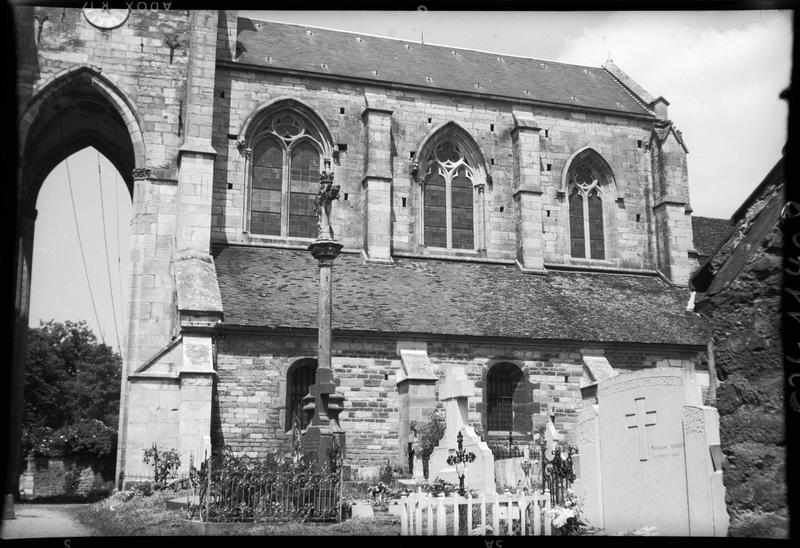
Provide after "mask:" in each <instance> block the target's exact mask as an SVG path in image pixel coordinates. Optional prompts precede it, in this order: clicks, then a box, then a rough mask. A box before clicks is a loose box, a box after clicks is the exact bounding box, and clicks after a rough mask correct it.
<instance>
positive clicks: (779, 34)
mask: <svg viewBox="0 0 800 548" xmlns="http://www.w3.org/2000/svg"><path fill="white" fill-rule="evenodd" d="M240 15H243V16H248V17H252V18H256V19H262V20H270V21H279V22H286V23H296V24H304V25H310V26H315V27H322V28H330V29H336V30H345V31H351V32H360V33H364V34H372V35H378V36H386V37H390V38H398V39H403V40H409V41H420V40H424V42H425V43H426V44H440V45H446V46H452V47H459V48H467V49H475V50H481V51H488V52H493V53H500V54H504V55H517V56H521V57H532V58H536V59H543V60H550V61H557V62H564V63H574V64H579V65H587V66H594V67H599V66H601V65H602V64H603V63H604V62H605V61H606V60H607V59H609V58H610V59H612V60H613V61H614V63H615V64H616V65H617V66H618V67H620V68H621V69H622V70H623V71H624V72H626V73H627V74H628V75H629V76H630V77H631V78H633V79H634V80H635V81H636V82H638V83H639V84H640V85H641V86H642V87H643V88H644V89H646V90H647V91H648V92H649V93H650V94H651V95H653V96H654V97H657V96H659V95H661V96H663V97H664V98H666V99H667V100H668V101H669V102H670V106H669V117H670V119H671V120H673V122H674V123H675V125H676V127H677V128H678V129H680V130H681V131H682V133H683V137H684V140H685V143H686V145H687V147H688V149H689V155H688V167H689V189H690V200H691V205H692V208H693V209H694V213H693V214H694V215H697V216H703V217H718V218H729V217H730V216H731V215H732V214H733V212H734V211H735V210H736V209H737V208H738V206H739V205H740V204H741V203H742V202H743V201H744V200H745V199H746V198H747V197H748V196H749V195H750V193H751V192H752V191H753V190H754V189H755V187H756V186H758V184H759V183H760V182H761V180H762V179H763V178H764V176H765V175H766V174H767V172H768V171H769V170H770V169H771V168H772V166H773V165H774V164H775V163H776V162H777V161H778V159H779V158H780V156H781V149H782V147H783V145H784V144H785V142H786V135H787V116H788V106H787V104H786V102H785V101H784V100H782V99H780V98H779V97H778V95H779V94H780V92H781V91H782V90H783V89H785V88H786V87H788V85H789V81H790V71H791V48H792V15H791V12H790V11H778V10H750V11H724V12H720V11H706V12H677V11H675V12H655V11H647V12H497V11H492V12H435V11H431V10H426V9H418V10H416V11H408V12H398V11H380V12H360V11H341V12H328V11H302V12H299V11H298V12H288V11H269V12H263V11H262V12H252V11H248V12H241V13H240ZM98 157H99V158H100V172H101V177H100V181H101V183H99V182H98V173H97V172H98V170H97V165H98V160H97V158H98ZM69 164H70V174H71V180H72V188H73V195H74V200H75V205H76V212H77V217H78V226H79V228H80V236H81V239H82V244H83V248H84V254H85V256H86V263H87V271H88V278H89V283H88V284H87V275H86V273H85V271H84V268H83V265H82V262H81V252H80V247H79V245H78V241H77V233H76V230H75V219H74V217H73V212H72V207H71V205H70V204H71V201H70V195H69V185H68V184H67V177H66V170H65V166H64V163H63V162H62V164H61V165H59V166H57V167H56V168H55V169H54V170H53V172H52V173H51V176H50V178H48V180H47V181H46V182H45V185H44V187H43V189H42V192H41V193H40V195H39V199H38V203H37V209H38V210H39V216H38V217H37V221H36V235H35V243H34V257H33V272H32V276H33V278H32V287H31V310H30V324H31V325H33V326H36V325H38V323H39V320H40V319H45V320H46V319H50V318H54V319H57V320H61V321H63V320H66V319H69V320H77V319H85V320H86V321H87V323H88V324H89V326H90V327H91V328H92V329H93V330H94V331H95V333H96V334H98V338H100V337H101V336H102V338H103V339H104V340H105V342H106V343H107V344H109V345H110V346H112V347H114V348H117V342H116V341H117V334H118V335H119V340H120V342H121V344H122V345H124V344H125V337H124V324H125V322H126V321H127V311H126V310H127V300H128V297H129V296H128V293H129V288H128V282H127V279H128V276H129V272H130V260H129V259H130V258H129V254H130V252H129V248H128V240H129V233H130V209H131V203H130V198H129V195H128V194H127V190H125V187H124V185H123V183H122V181H121V178H120V177H119V175H118V174H116V175H115V173H116V172H115V170H114V168H113V167H112V166H111V164H110V163H109V162H108V161H107V160H106V159H105V158H103V157H102V156H101V155H99V154H98V153H97V152H96V151H95V150H94V149H85V150H83V151H81V152H79V153H76V154H75V155H74V156H73V157H72V158H70V160H69ZM100 184H102V188H103V198H104V201H103V203H104V205H105V218H106V230H105V234H106V237H107V240H108V251H106V244H105V242H104V240H103V233H104V231H103V230H102V227H103V223H102V215H101V210H100V190H99V189H100V186H99V185H100ZM115 197H116V202H115ZM115 204H117V205H115ZM117 206H118V209H117ZM117 238H119V243H117ZM106 257H108V259H106ZM108 261H110V262H108ZM107 264H108V268H107V266H106V265H107ZM109 271H110V275H109ZM109 278H110V282H109ZM89 285H91V287H92V291H91V296H90V292H89V290H88V287H89ZM121 288H122V289H121ZM112 294H113V296H114V303H115V306H114V307H112V306H111V300H112V297H111V296H112ZM92 297H93V298H94V301H95V303H96V309H97V314H96V315H95V313H94V310H93V308H92ZM113 312H116V330H115V327H114V325H115V322H114V313H113ZM98 326H99V329H98Z"/></svg>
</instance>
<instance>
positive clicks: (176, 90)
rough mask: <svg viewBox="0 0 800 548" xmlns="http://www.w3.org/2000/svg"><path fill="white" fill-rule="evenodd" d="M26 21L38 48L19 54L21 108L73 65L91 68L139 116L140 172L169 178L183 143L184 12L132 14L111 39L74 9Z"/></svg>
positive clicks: (21, 13)
mask: <svg viewBox="0 0 800 548" xmlns="http://www.w3.org/2000/svg"><path fill="white" fill-rule="evenodd" d="M25 10H26V8H19V10H18V11H17V14H18V17H20V18H22V19H24V18H27V17H29V15H28V14H27V13H26V11H25ZM32 17H33V20H31V21H30V24H31V25H32V26H34V25H35V28H36V32H35V33H34V36H36V35H37V34H38V35H39V41H38V43H33V44H28V43H23V44H21V46H20V56H19V60H18V62H19V63H20V66H19V78H18V92H19V94H20V102H21V103H24V102H25V101H26V100H28V99H29V98H30V97H31V95H32V93H33V90H35V89H36V88H37V87H38V86H40V85H42V84H44V83H46V82H47V81H49V80H51V79H52V78H54V77H58V76H61V75H63V73H64V71H65V70H67V69H69V68H73V67H74V66H75V65H91V66H93V67H97V68H98V69H100V71H101V74H102V75H103V76H105V77H106V78H108V79H109V80H110V81H111V82H112V83H113V84H114V85H116V86H118V87H119V88H120V89H121V90H122V91H124V92H125V94H126V95H127V96H128V98H129V99H130V101H131V103H133V105H134V107H135V108H134V110H135V111H137V112H138V114H139V117H140V121H141V124H142V134H143V137H144V141H145V145H146V147H145V148H146V150H147V154H148V158H147V161H148V163H147V166H146V167H150V168H164V169H168V170H170V171H171V172H173V173H172V175H173V176H174V175H175V173H174V171H175V169H176V165H175V160H176V157H177V152H178V147H179V146H180V144H181V142H182V141H183V138H182V137H181V135H180V129H179V118H180V117H181V102H182V99H183V97H185V95H186V71H187V65H188V54H187V49H188V48H187V46H188V41H189V40H188V39H189V12H187V11H178V10H162V11H154V10H132V11H131V12H130V16H129V17H128V20H127V21H126V23H125V24H124V25H123V26H121V27H119V28H118V29H115V30H114V31H113V32H108V31H102V30H100V29H97V28H95V27H93V26H91V25H90V24H89V23H88V22H87V21H86V20H85V19H84V15H83V12H82V10H81V9H76V8H44V7H36V8H33V14H32ZM40 21H43V22H42V23H41V32H40V31H39V27H40V23H39V22H40ZM22 22H23V21H22V20H20V24H22ZM25 24H28V22H27V21H25ZM170 37H172V38H176V39H177V40H178V41H179V42H180V45H179V46H178V47H176V48H175V49H174V50H172V53H170V52H171V50H170V47H169V45H168V43H167V39H168V38H170ZM26 53H27V55H26ZM137 167H145V166H137Z"/></svg>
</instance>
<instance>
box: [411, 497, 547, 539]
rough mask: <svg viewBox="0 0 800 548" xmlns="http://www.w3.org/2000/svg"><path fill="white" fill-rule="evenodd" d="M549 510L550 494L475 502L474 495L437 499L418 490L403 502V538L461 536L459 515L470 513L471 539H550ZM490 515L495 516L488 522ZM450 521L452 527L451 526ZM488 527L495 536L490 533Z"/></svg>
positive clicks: (467, 519)
mask: <svg viewBox="0 0 800 548" xmlns="http://www.w3.org/2000/svg"><path fill="white" fill-rule="evenodd" d="M487 499H488V500H487ZM473 508H479V509H480V510H479V516H478V519H479V520H480V522H479V523H474V521H475V520H473V515H472V514H473ZM549 510H550V493H549V492H548V491H545V492H544V493H531V494H529V495H525V494H503V495H499V494H497V493H494V494H492V495H489V496H488V497H487V495H486V494H485V493H482V494H481V495H480V497H477V498H474V497H473V496H472V495H471V494H469V495H467V496H466V497H461V496H459V495H458V494H457V493H453V494H452V496H449V497H445V496H444V495H443V494H442V495H439V496H435V497H434V496H431V495H429V494H427V493H423V492H422V489H418V491H417V492H416V493H411V494H410V495H407V496H403V497H401V498H400V534H401V535H442V536H444V535H458V534H459V523H460V522H459V512H463V511H466V526H467V528H466V534H468V535H487V534H489V535H501V534H504V535H511V534H517V531H518V534H520V535H522V536H526V535H528V536H539V535H543V534H544V535H550V533H551V528H552V525H551V521H550V519H549V518H548V517H547V516H548V514H549ZM487 511H488V513H489V514H490V515H491V518H490V521H488V522H487ZM434 516H435V517H434ZM521 517H522V518H524V519H520V518H521ZM448 518H449V520H448ZM448 521H450V522H451V523H452V527H449V526H448ZM501 523H502V525H503V528H502V529H501V527H500V526H501ZM487 525H488V526H489V527H491V532H489V531H487Z"/></svg>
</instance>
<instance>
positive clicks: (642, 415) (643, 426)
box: [625, 398, 656, 460]
mask: <svg viewBox="0 0 800 548" xmlns="http://www.w3.org/2000/svg"><path fill="white" fill-rule="evenodd" d="M633 401H634V406H635V408H636V409H635V410H634V412H633V413H628V414H626V415H625V420H626V422H627V423H628V429H631V428H636V441H637V442H638V444H639V460H647V427H648V426H655V425H656V412H655V411H645V403H644V398H636V399H634V400H633ZM648 415H651V416H648ZM648 420H649V421H650V422H647V421H648Z"/></svg>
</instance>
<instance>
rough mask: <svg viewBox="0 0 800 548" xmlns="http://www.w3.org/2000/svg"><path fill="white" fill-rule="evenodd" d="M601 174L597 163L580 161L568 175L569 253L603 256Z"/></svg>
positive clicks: (580, 256) (588, 256)
mask: <svg viewBox="0 0 800 548" xmlns="http://www.w3.org/2000/svg"><path fill="white" fill-rule="evenodd" d="M602 180H603V175H602V174H601V173H600V171H599V169H598V167H597V166H595V165H592V163H591V162H588V161H583V162H579V163H578V165H576V166H574V167H573V168H572V170H571V173H570V177H569V185H570V193H569V233H570V254H571V255H572V256H573V257H579V258H591V259H605V257H606V253H605V238H604V235H603V190H602V188H601V181H602Z"/></svg>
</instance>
